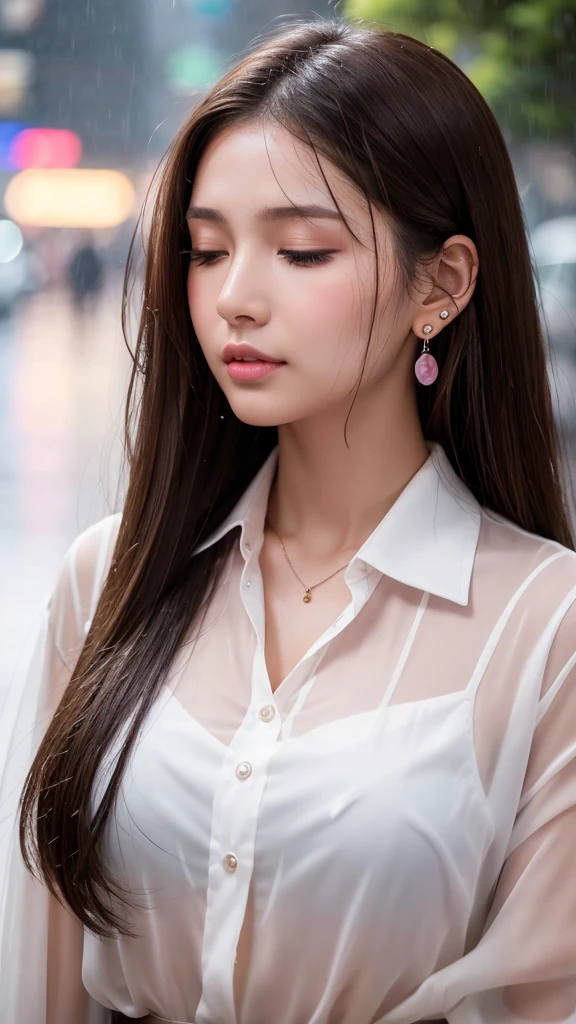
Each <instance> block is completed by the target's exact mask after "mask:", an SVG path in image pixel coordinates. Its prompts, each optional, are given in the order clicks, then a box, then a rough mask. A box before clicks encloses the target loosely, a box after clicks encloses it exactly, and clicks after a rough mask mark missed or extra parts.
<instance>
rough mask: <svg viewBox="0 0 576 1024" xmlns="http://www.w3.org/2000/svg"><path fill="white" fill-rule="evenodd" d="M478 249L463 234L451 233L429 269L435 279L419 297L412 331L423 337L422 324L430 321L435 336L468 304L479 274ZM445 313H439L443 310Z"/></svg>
mask: <svg viewBox="0 0 576 1024" xmlns="http://www.w3.org/2000/svg"><path fill="white" fill-rule="evenodd" d="M478 268H479V262H478V250H477V248H476V246H475V244H474V242H473V241H472V239H471V238H468V237H467V236H466V235H452V236H451V237H450V238H449V239H447V241H446V242H444V245H443V246H442V251H441V252H440V253H439V255H438V256H437V258H436V260H435V262H434V263H433V264H432V266H431V267H430V268H429V273H430V274H431V276H432V279H433V281H434V282H435V283H434V284H433V285H432V289H431V291H430V292H429V294H428V295H427V296H426V297H425V298H423V299H422V301H421V303H420V305H419V307H418V310H417V313H416V317H415V320H414V324H413V328H412V329H413V331H414V334H416V335H418V336H419V337H422V335H423V327H424V325H425V324H430V325H431V326H432V328H433V330H432V331H430V332H427V334H426V336H427V337H429V338H430V337H434V336H435V335H437V334H438V333H439V331H440V330H441V329H442V327H444V326H445V324H449V323H451V322H452V320H454V318H455V317H457V316H458V314H459V313H461V312H462V310H463V309H464V308H465V307H466V306H467V305H468V303H469V302H470V299H471V298H472V295H473V294H474V289H475V287H476V278H477V277H478ZM444 310H447V311H448V316H446V315H445V314H444V316H442V317H441V316H440V314H441V313H442V312H443V311H444Z"/></svg>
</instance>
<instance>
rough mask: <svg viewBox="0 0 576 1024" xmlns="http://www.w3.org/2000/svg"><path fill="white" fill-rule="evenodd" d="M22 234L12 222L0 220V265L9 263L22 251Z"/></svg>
mask: <svg viewBox="0 0 576 1024" xmlns="http://www.w3.org/2000/svg"><path fill="white" fill-rule="evenodd" d="M23 245H24V239H23V238H22V232H21V231H20V228H19V227H18V225H17V224H15V223H14V221H13V220H0V263H10V262H11V261H12V260H15V259H16V257H17V256H18V254H19V253H20V252H21V251H22V246H23Z"/></svg>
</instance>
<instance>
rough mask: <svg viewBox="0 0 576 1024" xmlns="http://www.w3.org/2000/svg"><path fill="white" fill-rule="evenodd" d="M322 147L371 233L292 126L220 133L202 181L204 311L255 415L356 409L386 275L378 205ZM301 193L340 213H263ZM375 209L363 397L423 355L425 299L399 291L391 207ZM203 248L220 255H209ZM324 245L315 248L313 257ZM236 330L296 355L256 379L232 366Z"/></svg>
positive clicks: (195, 227)
mask: <svg viewBox="0 0 576 1024" xmlns="http://www.w3.org/2000/svg"><path fill="white" fill-rule="evenodd" d="M320 160H321V163H322V167H323V170H324V173H325V175H326V178H327V180H328V182H329V184H330V188H331V189H332V191H333V193H334V195H335V196H336V198H337V201H338V204H339V205H340V207H341V209H342V211H343V213H344V216H345V217H346V219H347V221H348V223H349V224H350V227H351V229H352V231H353V232H354V233H355V234H356V236H357V237H358V238H359V240H360V241H356V240H355V238H354V237H353V236H352V234H351V233H350V232H349V231H348V229H347V227H346V224H345V223H344V221H343V220H341V219H340V218H339V217H338V214H337V209H336V206H335V205H334V203H333V201H332V198H331V196H330V193H329V191H328V189H327V188H326V185H325V184H324V181H323V179H322V176H321V174H320V172H319V170H318V168H317V166H316V163H315V158H314V154H313V153H312V152H311V151H310V150H309V149H308V148H307V147H306V146H304V145H302V144H300V143H299V142H298V141H297V140H296V139H295V138H294V137H293V136H292V135H291V134H290V133H288V132H286V131H285V130H284V129H281V128H278V129H276V128H267V129H263V128H262V127H261V126H260V127H257V126H252V125H250V126H249V127H247V126H242V127H240V126H237V127H236V128H234V127H232V128H230V129H228V130H226V131H225V132H223V133H221V134H220V135H219V136H218V137H217V138H215V139H213V140H212V142H211V144H210V145H209V146H208V147H207V149H206V150H205V152H204V154H203V156H202V159H201V161H200V164H199V166H198V170H197V174H196V178H195V181H194V184H193V188H192V193H191V198H190V207H191V208H190V210H189V211H188V218H187V223H188V227H189V231H190V244H191V248H192V250H193V252H192V254H191V262H190V269H189V274H188V302H189V307H190V315H191V317H192V323H193V326H194V330H195V332H196V335H197V337H198V341H199V343H200V345H201V347H202V351H203V352H204V355H205V357H206V361H207V363H208V365H209V367H210V369H211V370H212V373H213V374H214V376H215V378H216V380H217V382H218V384H219V385H220V387H221V388H222V390H223V391H224V393H225V395H226V397H227V398H228V401H229V403H230V406H231V408H232V409H233V411H234V413H235V414H236V415H237V416H238V418H239V419H241V420H242V421H243V422H245V423H250V424H252V425H254V426H273V425H280V424H283V423H292V422H295V421H296V420H302V419H304V418H306V417H310V416H316V415H317V414H318V413H319V412H326V411H328V409H330V410H332V411H335V412H337V413H339V414H340V413H341V412H342V411H343V410H345V411H346V412H347V410H348V408H349V406H350V402H351V395H352V394H353V392H354V389H355V387H356V386H357V383H358V379H359V376H360V373H361V370H362V362H363V358H364V354H365V350H366V343H367V338H368V333H369V329H370V317H371V312H372V304H373V301H374V294H375V287H376V282H375V280H374V274H375V256H374V244H373V238H372V229H371V221H370V213H369V210H368V208H367V205H366V202H365V201H364V199H363V197H362V196H359V195H358V194H357V193H356V191H355V189H354V187H353V186H352V185H351V183H350V182H349V181H348V179H346V178H343V176H342V175H341V173H340V172H339V171H338V170H337V169H336V168H334V166H333V165H332V164H330V163H328V162H327V161H326V160H324V159H323V158H320ZM292 203H294V204H296V205H297V206H299V207H302V206H309V205H311V204H317V205H320V206H322V207H325V208H328V210H329V211H333V212H334V214H336V216H335V217H322V216H319V215H316V216H308V217H307V218H306V219H304V218H303V217H301V216H289V217H288V216H282V215H276V216H275V217H272V216H269V217H268V218H267V219H264V218H263V217H262V216H261V214H262V211H263V210H264V209H265V208H274V207H291V204H292ZM192 207H194V208H204V212H203V211H202V210H201V209H196V210H193V209H192ZM206 208H210V209H212V210H216V211H218V219H214V218H210V217H209V216H207V215H206ZM295 212H296V211H294V210H292V213H295ZM374 215H375V221H376V223H375V228H376V233H377V244H378V248H379V258H380V261H381V266H380V281H379V289H380V300H379V306H378V309H377V314H376V320H375V323H374V326H373V329H372V340H371V344H370V349H369V352H368V357H367V361H366V366H365V369H364V375H363V380H362V386H361V388H360V392H359V394H358V397H357V401H359V400H360V401H361V400H362V398H363V396H366V395H368V394H372V393H373V392H374V390H375V389H376V390H377V391H382V395H383V392H384V389H385V387H386V384H387V382H388V384H389V383H390V381H391V378H396V377H397V378H400V379H403V380H404V383H405V384H406V381H407V380H408V379H409V375H410V374H411V372H412V371H411V368H412V364H413V361H414V339H413V338H412V339H411V343H406V342H407V338H408V335H409V334H410V328H411V324H412V320H413V316H414V309H415V308H416V307H415V306H413V304H412V302H411V301H410V299H408V297H406V296H404V295H402V296H401V298H400V301H398V300H397V299H396V298H395V295H396V293H397V292H398V291H400V292H402V291H403V290H402V289H398V281H397V277H396V267H395V261H394V258H393V253H392V247H391V236H390V232H389V229H388V227H387V224H386V221H385V218H384V215H382V214H381V213H379V211H377V210H374ZM362 243H363V244H362ZM288 250H289V251H291V252H292V253H295V255H290V252H288ZM196 253H201V254H207V253H211V254H214V255H211V256H210V258H209V260H208V261H206V262H205V257H204V256H200V258H199V259H198V258H196ZM313 253H318V254H320V255H319V256H318V257H317V258H316V259H317V262H314V261H313V260H312V261H310V262H305V261H306V258H307V257H306V255H305V254H313ZM300 254H304V255H300ZM308 259H310V256H309V257H308ZM313 259H314V258H313ZM229 342H248V343H249V344H250V345H254V346H255V347H256V348H257V349H259V350H260V352H262V353H264V354H266V355H267V356H269V357H270V358H271V359H274V360H282V361H283V362H284V365H283V366H281V367H280V368H279V369H276V370H275V371H274V372H273V373H271V374H270V375H269V376H266V377H263V378H261V379H258V380H238V379H234V378H233V377H232V376H231V375H230V372H229V369H228V365H227V363H226V362H225V360H224V358H223V350H224V347H225V345H226V344H227V343H229ZM245 365H246V364H245ZM383 397H384V395H383Z"/></svg>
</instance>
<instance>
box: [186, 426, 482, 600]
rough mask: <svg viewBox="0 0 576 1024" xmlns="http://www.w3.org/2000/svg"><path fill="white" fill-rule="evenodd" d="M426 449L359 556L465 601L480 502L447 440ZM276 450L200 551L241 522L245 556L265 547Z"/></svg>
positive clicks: (423, 586) (394, 575) (422, 587)
mask: <svg viewBox="0 0 576 1024" xmlns="http://www.w3.org/2000/svg"><path fill="white" fill-rule="evenodd" d="M428 448H429V451H430V456H429V458H428V459H427V460H426V462H425V463H424V465H423V466H421V468H420V469H419V470H418V472H417V473H415V475H414V476H413V477H412V479H411V480H410V481H409V482H408V484H407V485H406V487H405V488H404V490H403V491H402V493H401V494H400V496H399V497H398V498H397V500H396V501H395V503H394V505H393V506H392V508H391V509H390V510H389V511H388V512H387V513H386V515H385V516H384V517H383V519H381V520H380V522H379V523H378V525H377V526H376V528H375V529H374V530H373V531H372V533H371V534H370V536H369V537H368V538H367V539H366V540H365V541H364V543H363V544H362V546H361V547H360V548H359V549H358V551H357V553H356V555H355V558H354V559H353V561H358V560H362V561H363V562H365V563H366V564H367V565H369V566H372V567H374V568H375V569H377V570H378V571H379V572H381V573H383V574H384V575H386V576H390V577H391V578H392V579H395V580H398V582H399V583H404V584H406V585H407V586H409V587H416V588H417V589H418V590H424V591H428V592H429V593H430V594H434V595H436V596H437V597H442V598H446V599H447V600H449V601H454V602H455V603H456V604H460V605H467V604H468V595H469V589H470V579H471V576H472V568H473V565H474V557H475V554H476V547H477V544H478V536H479V533H480V514H481V513H480V505H479V504H478V502H477V501H476V498H475V497H474V496H473V494H472V492H471V491H470V490H469V488H468V487H467V486H466V484H464V483H463V481H462V480H461V479H460V477H459V476H458V475H457V474H456V473H455V471H454V470H453V468H452V465H451V463H450V461H449V459H448V457H447V455H446V453H445V452H444V450H443V449H442V448H441V446H440V445H439V444H436V443H435V442H428ZM278 452H279V448H278V445H276V447H275V448H274V449H273V450H272V451H271V452H270V454H269V456H268V457H267V458H266V460H265V461H264V463H263V464H262V466H261V467H260V469H259V470H258V472H257V473H256V475H255V476H254V477H253V479H252V480H251V482H250V484H249V485H248V487H247V488H246V490H245V491H244V493H243V494H242V496H241V497H240V499H239V500H238V502H237V503H236V505H235V507H234V508H233V509H232V511H231V512H230V513H229V515H228V516H227V517H226V519H225V520H224V521H223V522H222V523H221V524H220V526H219V527H218V528H217V530H215V531H214V532H213V533H212V534H211V535H210V536H209V537H208V538H207V539H206V540H205V541H203V543H202V544H200V545H199V546H198V547H197V548H195V550H194V554H198V553H199V552H200V551H203V550H204V549H205V548H208V547H210V546H211V545H212V544H215V543H216V541H218V540H220V538H221V537H223V536H224V534H226V533H228V531H229V530H232V529H233V528H234V527H236V526H240V527H241V535H240V548H241V551H242V554H243V556H244V557H245V558H248V555H249V553H250V551H251V550H252V549H255V548H257V547H258V548H259V546H260V542H261V538H262V535H263V532H264V520H265V517H266V510H267V507H268V495H269V493H270V488H271V486H272V481H273V479H274V474H275V472H276V466H277V463H278Z"/></svg>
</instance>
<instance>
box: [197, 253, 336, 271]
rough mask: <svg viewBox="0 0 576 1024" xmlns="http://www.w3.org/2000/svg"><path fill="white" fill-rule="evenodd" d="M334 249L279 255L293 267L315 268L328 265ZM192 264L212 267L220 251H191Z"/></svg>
mask: <svg viewBox="0 0 576 1024" xmlns="http://www.w3.org/2000/svg"><path fill="white" fill-rule="evenodd" d="M333 251H335V250H332V249H321V250H319V251H315V252H313V251H303V252H301V251H297V250H295V249H280V252H279V255H280V256H286V257H288V259H287V262H288V263H289V264H290V265H291V266H300V267H304V266H313V265H314V264H318V263H328V261H329V260H330V257H331V254H332V252H333ZM189 252H190V262H191V263H197V264H198V266H200V267H203V266H206V267H208V266H210V265H211V264H212V263H214V258H213V257H215V256H219V255H220V251H219V250H217V249H214V250H203V249H190V250H189Z"/></svg>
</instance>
